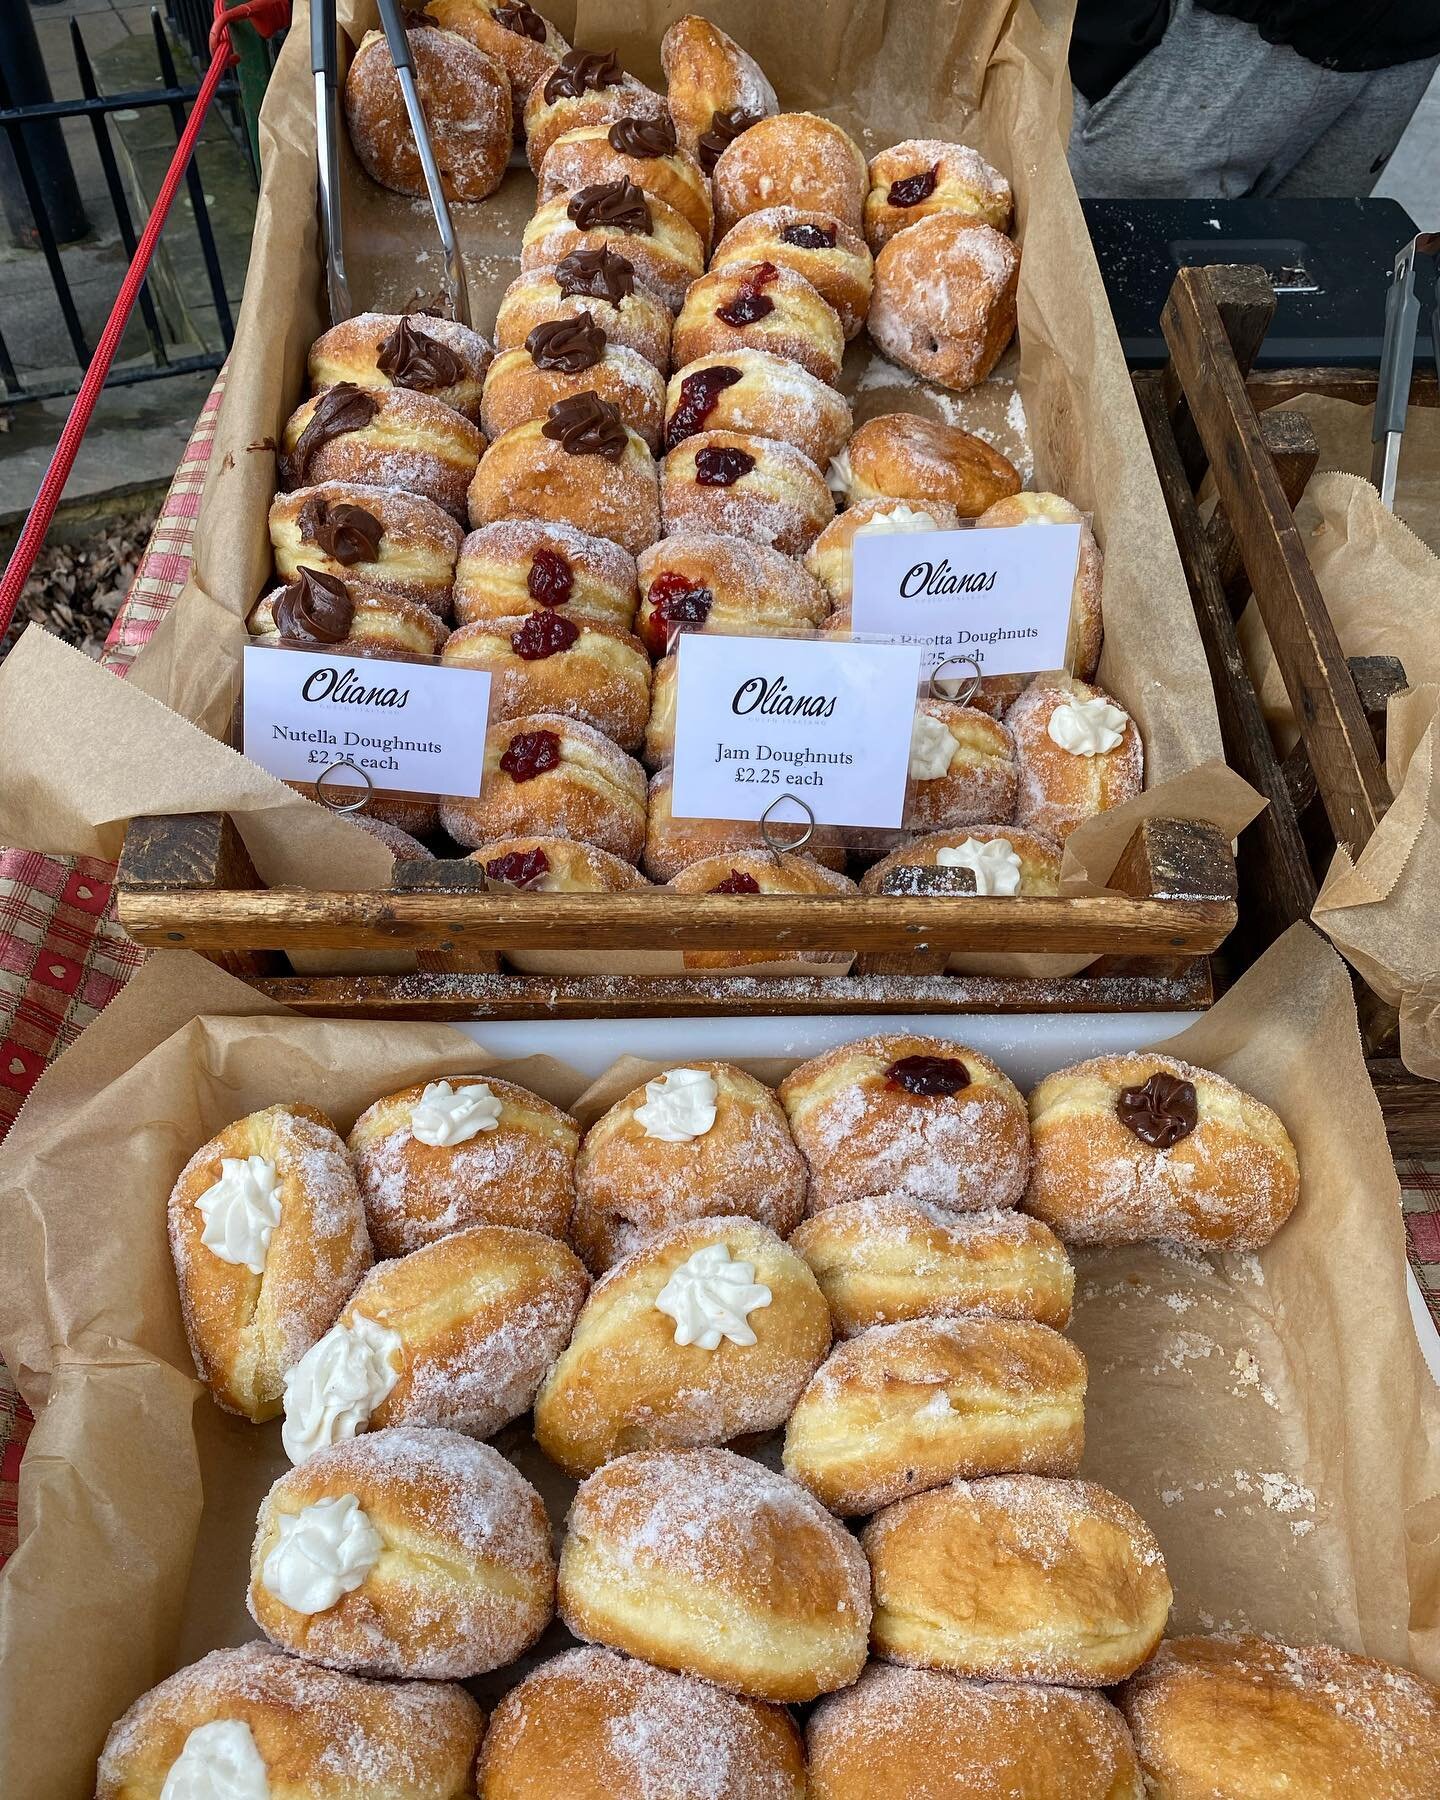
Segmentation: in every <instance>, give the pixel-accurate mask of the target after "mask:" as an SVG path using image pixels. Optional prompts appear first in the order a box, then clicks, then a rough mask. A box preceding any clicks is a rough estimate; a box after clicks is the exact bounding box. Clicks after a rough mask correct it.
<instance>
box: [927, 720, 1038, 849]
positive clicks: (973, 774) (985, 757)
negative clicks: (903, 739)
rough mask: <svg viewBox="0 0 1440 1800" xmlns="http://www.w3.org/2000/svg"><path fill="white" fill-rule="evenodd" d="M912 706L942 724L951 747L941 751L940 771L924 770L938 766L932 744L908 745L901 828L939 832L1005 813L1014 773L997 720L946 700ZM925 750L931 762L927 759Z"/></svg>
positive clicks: (1010, 746)
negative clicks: (943, 759)
mask: <svg viewBox="0 0 1440 1800" xmlns="http://www.w3.org/2000/svg"><path fill="white" fill-rule="evenodd" d="M915 711H916V713H917V715H919V714H923V715H924V716H925V717H926V718H928V719H932V720H934V722H935V724H937V725H939V726H941V727H943V729H944V730H945V731H946V732H947V733H948V734H949V736H950V739H951V741H952V742H953V743H954V745H955V748H954V750H953V751H946V752H945V754H946V755H948V756H949V758H950V762H949V766H948V767H947V768H946V769H945V771H944V773H943V774H931V773H929V771H930V770H932V769H935V768H938V766H939V753H937V752H935V751H934V748H933V745H931V744H930V743H929V742H928V741H927V742H926V743H925V745H924V747H923V750H920V751H917V750H915V749H912V752H911V762H910V778H909V781H908V782H907V784H906V788H905V828H906V830H907V831H945V830H949V829H951V828H953V827H954V826H957V825H978V824H981V823H982V822H988V821H990V820H1005V819H1008V818H1010V817H1011V815H1012V814H1013V813H1014V811H1015V791H1016V785H1017V782H1018V780H1019V776H1018V772H1017V769H1016V766H1015V744H1014V740H1013V739H1012V738H1011V736H1010V733H1009V732H1008V731H1007V730H1006V728H1005V727H1004V726H1003V725H1002V724H1001V723H1000V721H999V720H998V719H992V718H991V717H990V715H989V714H988V713H984V712H981V711H980V709H979V708H978V707H975V706H956V705H955V704H954V703H953V702H952V701H949V700H920V701H917V703H916V707H915ZM935 735H936V736H937V739H938V734H935ZM938 741H940V742H941V743H942V744H943V740H938ZM918 742H919V740H917V743H918ZM917 755H918V756H919V758H920V760H918V761H917ZM931 755H934V756H935V758H936V760H935V761H934V762H931V761H929V760H928V758H929V757H930V756H931ZM921 770H924V771H925V773H924V774H922V773H920V771H921Z"/></svg>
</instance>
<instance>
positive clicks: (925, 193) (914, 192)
mask: <svg viewBox="0 0 1440 1800" xmlns="http://www.w3.org/2000/svg"><path fill="white" fill-rule="evenodd" d="M939 179H940V165H939V163H936V164H935V166H934V168H932V169H922V170H921V171H920V173H919V174H918V175H907V176H906V177H905V178H904V180H903V181H892V182H891V183H890V191H889V193H888V194H887V195H886V196H885V198H886V199H887V200H888V201H889V202H890V204H891V205H892V206H918V205H919V204H920V202H921V201H922V200H928V199H929V198H930V196H931V195H932V194H933V193H934V192H935V183H936V182H937V181H938V180H939Z"/></svg>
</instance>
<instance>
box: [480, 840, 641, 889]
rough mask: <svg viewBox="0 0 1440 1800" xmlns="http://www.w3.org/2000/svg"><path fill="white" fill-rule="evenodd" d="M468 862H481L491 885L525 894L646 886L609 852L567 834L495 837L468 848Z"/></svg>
mask: <svg viewBox="0 0 1440 1800" xmlns="http://www.w3.org/2000/svg"><path fill="white" fill-rule="evenodd" d="M470 861H471V862H478V863H483V864H484V865H485V877H486V880H487V881H488V882H489V883H490V885H491V886H493V887H496V888H518V889H520V890H522V891H524V892H525V893H530V894H623V893H626V892H628V890H629V889H631V888H643V887H649V885H650V883H649V882H648V881H647V880H646V879H645V877H644V876H643V875H642V874H641V873H640V871H639V870H638V869H636V868H632V866H631V865H630V864H629V863H627V862H621V860H620V858H619V857H618V856H612V855H611V854H610V852H609V851H608V850H597V849H596V848H595V846H594V845H593V844H578V843H576V842H575V841H574V840H573V839H571V838H546V837H508V838H496V839H495V841H494V842H493V843H490V844H482V845H481V846H480V848H479V849H478V850H472V851H471V852H470Z"/></svg>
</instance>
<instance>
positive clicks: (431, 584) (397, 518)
mask: <svg viewBox="0 0 1440 1800" xmlns="http://www.w3.org/2000/svg"><path fill="white" fill-rule="evenodd" d="M461 535H462V534H461V531H460V527H459V526H458V525H457V524H456V523H455V521H454V519H452V518H451V517H450V515H449V513H447V512H446V511H445V510H444V508H443V507H440V506H437V505H436V504H435V502H434V501H433V500H424V499H422V498H421V497H420V496H419V495H418V494H402V493H399V492H397V491H396V490H395V489H394V488H383V487H366V486H364V485H362V484H361V483H360V482H354V481H322V482H321V483H320V484H319V485H318V486H317V487H305V488H294V489H292V491H291V492H290V493H288V494H277V495H276V496H275V498H274V500H273V501H272V502H271V505H270V543H271V547H272V548H273V549H274V552H275V567H276V570H277V571H278V573H279V575H280V577H281V579H282V581H293V580H294V578H295V576H296V575H297V574H298V573H299V571H300V570H301V569H302V568H305V569H314V570H315V571H316V572H317V573H319V574H321V575H334V576H336V577H338V578H339V579H340V580H341V581H343V582H344V583H345V585H346V586H347V587H348V588H349V589H350V592H351V593H352V594H355V593H359V592H366V591H369V590H371V589H374V590H376V591H378V592H380V593H384V594H393V595H395V596H396V597H397V598H399V599H401V600H418V601H419V602H420V604H421V605H422V606H428V607H429V609H430V611H431V612H433V613H434V614H435V616H436V617H437V618H439V619H444V618H447V617H448V616H449V613H450V590H451V587H452V585H453V584H454V580H455V558H456V556H457V554H458V553H459V550H460V539H461Z"/></svg>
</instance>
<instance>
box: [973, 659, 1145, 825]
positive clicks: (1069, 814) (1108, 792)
mask: <svg viewBox="0 0 1440 1800" xmlns="http://www.w3.org/2000/svg"><path fill="white" fill-rule="evenodd" d="M1094 699H1104V700H1110V699H1111V696H1110V695H1109V694H1106V693H1104V692H1103V690H1102V689H1100V688H1097V687H1090V686H1089V685H1087V684H1086V683H1085V682H1083V681H1075V680H1072V679H1070V678H1069V677H1068V676H1064V675H1044V676H1040V677H1039V678H1037V679H1036V680H1035V681H1032V682H1031V683H1030V685H1029V687H1027V688H1026V689H1025V691H1024V692H1023V693H1022V694H1021V695H1020V696H1019V698H1018V699H1017V700H1016V701H1015V702H1014V704H1013V705H1012V706H1011V707H1010V709H1009V711H1008V712H1007V713H1006V714H1005V723H1006V725H1007V726H1008V727H1009V729H1010V731H1011V733H1012V735H1013V736H1014V739H1015V753H1016V760H1017V762H1018V765H1019V771H1020V786H1019V790H1018V793H1017V797H1016V802H1015V817H1016V820H1017V821H1018V822H1019V823H1020V824H1021V825H1028V826H1030V827H1031V829H1032V830H1035V831H1039V832H1041V833H1043V834H1044V835H1045V836H1046V837H1051V838H1054V839H1055V841H1056V842H1057V843H1059V844H1063V843H1064V842H1065V839H1066V838H1067V837H1069V835H1070V833H1071V832H1072V831H1074V830H1075V828H1076V826H1077V825H1083V824H1084V822H1085V821H1086V819H1091V818H1094V817H1095V815H1096V814H1097V813H1101V812H1106V811H1108V810H1109V809H1110V808H1111V807H1113V806H1121V805H1123V804H1124V802H1125V801H1127V800H1133V799H1134V797H1135V796H1136V795H1137V794H1138V793H1139V792H1140V790H1141V788H1142V787H1143V786H1144V775H1145V751H1144V747H1143V745H1142V744H1141V741H1140V727H1139V726H1138V725H1137V724H1136V722H1135V720H1134V719H1133V718H1128V715H1127V720H1128V722H1127V723H1126V725H1125V728H1124V729H1125V735H1124V737H1123V738H1122V739H1121V740H1120V743H1119V744H1118V745H1117V747H1116V748H1115V749H1114V750H1108V751H1104V752H1102V753H1101V754H1099V755H1097V756H1077V755H1075V754H1074V753H1072V752H1071V751H1068V750H1065V749H1062V748H1061V746H1060V745H1059V744H1057V743H1056V742H1055V740H1054V739H1053V738H1052V737H1051V736H1050V733H1049V729H1048V728H1049V724H1050V718H1051V715H1052V714H1053V713H1054V712H1055V711H1056V710H1057V709H1058V708H1059V707H1062V706H1065V705H1067V704H1068V703H1070V702H1071V701H1075V700H1094ZM1112 704H1114V702H1112ZM1122 710H1123V709H1122Z"/></svg>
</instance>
